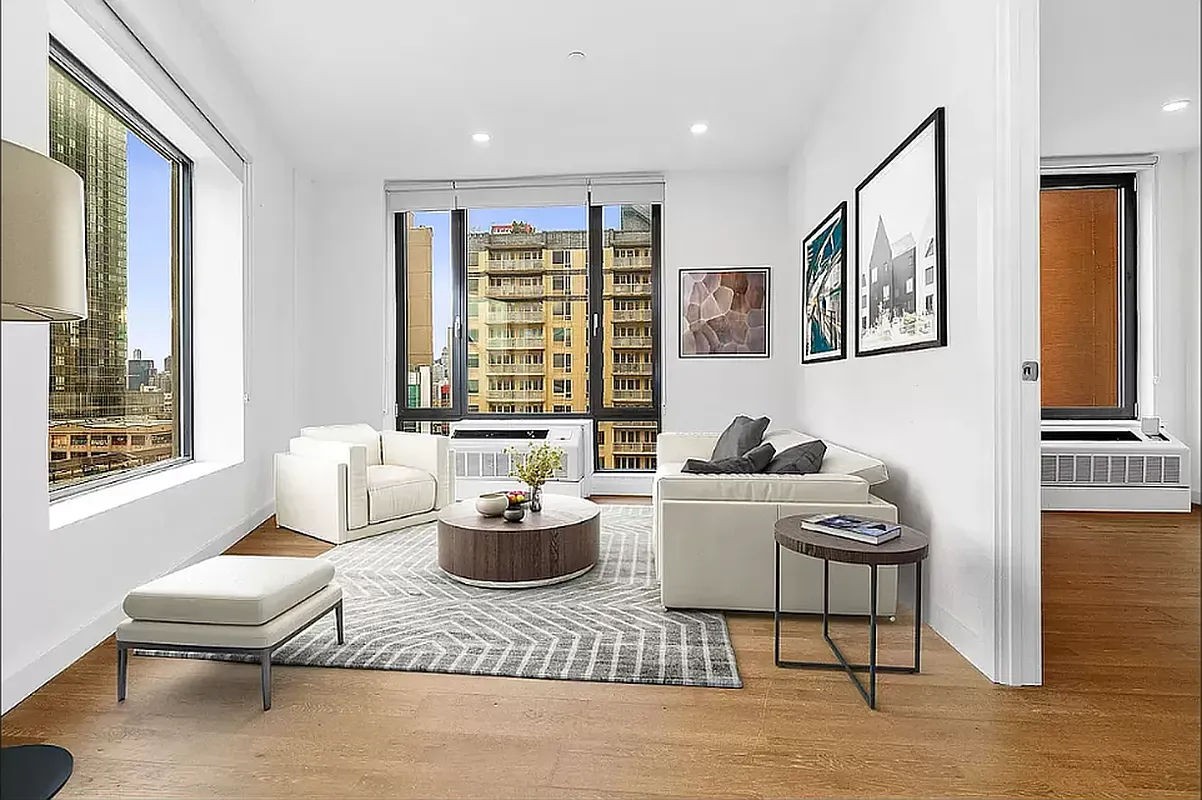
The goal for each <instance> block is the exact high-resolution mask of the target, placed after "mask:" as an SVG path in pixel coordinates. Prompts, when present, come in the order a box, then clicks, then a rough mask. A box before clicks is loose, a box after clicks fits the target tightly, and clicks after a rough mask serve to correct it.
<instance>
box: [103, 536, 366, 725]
mask: <svg viewBox="0 0 1202 800" xmlns="http://www.w3.org/2000/svg"><path fill="white" fill-rule="evenodd" d="M333 578H334V565H333V564H331V563H330V562H328V561H326V560H324V559H321V558H288V557H277V556H217V557H216V558H210V559H208V560H206V561H201V562H200V563H198V564H193V565H192V566H190V567H185V568H184V569H181V570H179V571H178V572H173V573H171V574H170V575H164V576H163V577H161V578H158V579H157V580H153V581H151V582H150V583H148V584H146V585H145V586H140V587H138V588H137V589H134V590H133V591H132V592H130V593H129V594H128V595H127V596H126V598H125V604H124V605H123V608H124V610H125V613H126V614H128V615H129V617H130V618H129V619H127V620H125V621H124V622H122V623H121V624H120V625H118V626H117V700H118V702H120V701H122V700H124V699H125V683H126V673H127V671H128V667H129V651H130V650H131V649H135V648H136V649H139V650H169V651H176V652H185V653H196V652H199V653H236V654H243V655H254V656H257V657H258V659H259V664H260V668H261V671H262V682H263V710H264V711H266V710H267V709H269V708H271V653H272V651H274V650H275V649H276V648H278V647H280V645H282V644H284V643H285V642H287V641H288V640H289V639H291V638H292V637H293V636H296V635H297V634H298V633H300V632H301V631H303V630H304V629H305V628H307V627H309V626H310V625H312V624H313V623H314V622H316V621H317V620H318V619H319V618H321V617H323V616H325V615H326V614H327V613H329V612H330V611H331V610H333V612H334V620H335V626H336V629H337V634H338V643H339V644H342V643H343V635H342V588H341V587H339V586H338V585H337V584H334V583H331V581H332V580H333Z"/></svg>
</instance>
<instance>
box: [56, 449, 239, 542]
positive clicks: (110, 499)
mask: <svg viewBox="0 0 1202 800" xmlns="http://www.w3.org/2000/svg"><path fill="white" fill-rule="evenodd" d="M234 465H235V462H232V461H231V462H218V461H192V462H190V463H188V464H181V465H180V466H178V467H174V468H172V469H165V470H163V471H162V472H155V473H153V474H151V475H146V476H144V477H141V478H134V479H132V480H128V481H123V482H122V483H116V484H113V485H112V486H106V487H104V488H103V489H97V490H96V491H94V492H86V493H84V494H79V495H75V496H74V497H66V498H63V499H62V500H58V501H56V502H53V503H51V504H50V530H52V531H53V530H58V529H59V528H65V527H66V526H68V525H72V524H74V523H76V522H79V521H81V520H85V519H88V518H89V517H94V516H97V515H98V514H103V513H104V512H106V511H110V510H112V509H114V508H118V507H119V506H123V505H126V504H128V503H133V502H135V501H137V500H141V499H143V498H145V497H150V496H151V495H154V494H158V493H159V492H164V491H166V490H168V489H173V488H175V487H176V486H182V485H183V484H185V483H190V482H192V481H194V480H198V479H199V478H203V477H205V476H206V475H212V474H213V473H215V472H220V471H221V470H223V469H227V468H229V467H232V466H234Z"/></svg>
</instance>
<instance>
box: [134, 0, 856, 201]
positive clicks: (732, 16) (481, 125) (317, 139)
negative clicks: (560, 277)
mask: <svg viewBox="0 0 1202 800" xmlns="http://www.w3.org/2000/svg"><path fill="white" fill-rule="evenodd" d="M160 2H172V3H175V4H176V5H177V6H183V5H190V6H191V7H192V8H191V9H190V10H192V11H195V12H196V13H202V14H204V15H205V16H206V17H207V18H208V20H207V21H208V22H209V23H210V24H211V26H212V28H213V30H214V31H215V33H216V35H217V36H218V37H219V38H220V39H221V40H223V42H224V45H225V47H226V48H227V49H228V50H229V53H230V55H231V56H232V58H233V61H234V64H235V65H236V66H237V67H238V68H239V70H240V71H241V72H242V73H243V75H244V76H245V77H246V79H247V81H248V82H249V84H250V87H251V89H252V90H253V91H254V92H255V94H257V96H258V100H259V102H261V103H262V105H263V106H264V107H265V109H266V111H267V112H268V114H269V116H270V118H271V122H272V123H273V124H274V127H275V129H276V131H277V133H278V135H279V136H281V137H284V138H285V139H286V141H285V142H284V144H285V146H286V147H288V149H289V150H290V151H291V152H292V153H294V154H295V155H296V157H297V158H298V159H299V160H300V161H301V168H302V169H304V170H305V171H307V172H309V173H310V174H312V175H314V176H315V177H320V176H331V175H345V174H357V175H371V176H374V177H389V178H449V177H473V176H496V175H510V176H512V175H532V174H548V173H564V172H585V171H602V170H604V171H626V170H661V169H663V170H667V169H687V168H705V169H718V168H735V167H753V166H777V165H783V164H785V163H786V162H787V161H788V159H789V158H790V157H791V156H792V154H793V152H794V150H795V149H796V148H797V146H798V144H799V143H800V139H801V136H802V132H803V130H804V127H805V123H806V118H807V115H808V114H810V113H812V112H813V110H814V108H815V104H816V103H817V102H819V101H820V100H821V97H822V95H823V92H824V91H827V90H829V88H830V85H831V83H832V82H833V80H834V79H835V78H836V77H837V75H838V73H839V71H840V70H841V69H842V65H843V59H844V58H845V57H846V56H845V54H846V49H847V46H848V44H849V43H850V41H851V40H852V39H853V37H854V35H855V30H856V28H857V27H859V25H860V24H861V20H862V19H863V18H864V17H865V15H866V14H867V13H868V11H869V9H870V7H871V6H872V4H873V3H872V0H805V1H804V2H802V0H744V2H738V3H732V2H730V0H654V1H653V0H606V2H604V3H597V2H586V0H505V1H504V2H500V1H499V0H429V1H428V2H411V1H409V0H404V1H399V0H393V1H390V0H343V1H342V2H336V3H331V2H316V0H205V2H204V3H195V2H194V0H125V1H124V2H122V3H121V6H122V7H123V9H125V10H126V11H127V12H128V11H132V12H133V13H135V14H136V13H137V6H138V5H139V4H141V3H160ZM571 50H583V51H585V52H586V53H587V54H588V58H587V59H586V60H585V61H584V62H583V63H579V64H576V63H570V62H569V61H568V60H567V54H568V52H569V51H571ZM698 120H705V121H707V122H708V123H709V133H708V134H706V135H705V136H702V137H697V138H694V137H693V136H692V134H690V133H689V126H690V124H692V123H693V122H695V121H698ZM480 130H484V131H488V132H489V133H491V134H492V137H493V138H492V142H491V144H490V145H489V146H487V147H481V146H479V145H476V144H474V143H473V142H472V141H471V134H472V133H473V132H475V131H480Z"/></svg>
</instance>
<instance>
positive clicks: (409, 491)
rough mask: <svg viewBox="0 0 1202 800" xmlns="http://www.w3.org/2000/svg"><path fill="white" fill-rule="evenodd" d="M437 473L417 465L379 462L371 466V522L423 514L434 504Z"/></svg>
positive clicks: (369, 490)
mask: <svg viewBox="0 0 1202 800" xmlns="http://www.w3.org/2000/svg"><path fill="white" fill-rule="evenodd" d="M437 488H438V487H437V486H436V485H435V481H434V476H433V475H431V474H430V473H428V472H426V471H425V470H420V469H417V468H416V467H401V466H397V465H395V464H378V465H376V466H374V467H368V468H367V519H368V522H386V521H388V520H390V519H397V518H399V517H407V516H409V515H410V514H420V513H422V512H423V511H429V510H431V509H432V508H434V494H435V492H436V490H437Z"/></svg>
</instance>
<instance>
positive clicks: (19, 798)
mask: <svg viewBox="0 0 1202 800" xmlns="http://www.w3.org/2000/svg"><path fill="white" fill-rule="evenodd" d="M74 766H75V759H73V758H72V757H71V754H70V753H69V752H67V751H66V750H64V749H63V748H61V747H58V746H56V745H53V744H22V745H17V746H15V747H0V800H49V798H51V797H54V796H55V795H56V794H58V790H59V789H61V788H63V786H64V785H65V784H66V783H67V779H68V778H70V777H71V769H72V768H73V767H74Z"/></svg>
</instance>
